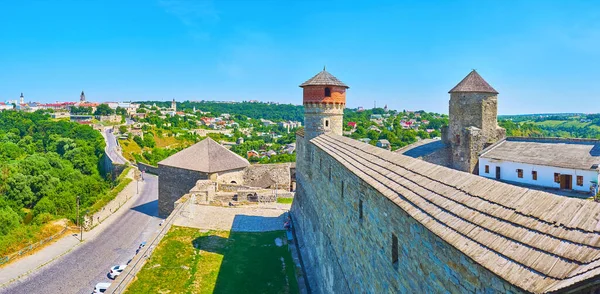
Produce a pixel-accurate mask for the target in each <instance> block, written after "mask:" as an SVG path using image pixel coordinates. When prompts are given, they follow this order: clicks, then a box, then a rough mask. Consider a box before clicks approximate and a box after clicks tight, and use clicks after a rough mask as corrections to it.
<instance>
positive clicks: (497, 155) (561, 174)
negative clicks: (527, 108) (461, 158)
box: [479, 138, 600, 193]
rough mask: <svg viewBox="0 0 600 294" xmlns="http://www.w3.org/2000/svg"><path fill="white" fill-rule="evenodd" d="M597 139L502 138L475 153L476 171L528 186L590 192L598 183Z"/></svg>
mask: <svg viewBox="0 0 600 294" xmlns="http://www.w3.org/2000/svg"><path fill="white" fill-rule="evenodd" d="M599 164H600V140H587V139H558V138H506V139H504V140H502V141H499V142H497V143H496V144H493V145H491V146H490V147H488V148H486V149H484V150H483V151H482V152H481V153H480V155H479V175H481V176H484V177H487V178H495V179H498V180H501V181H506V182H514V183H520V184H526V185H532V186H541V187H547V188H556V189H563V190H575V191H580V192H590V193H591V191H592V189H595V191H596V193H597V191H598V190H597V189H598V188H597V187H598V166H599Z"/></svg>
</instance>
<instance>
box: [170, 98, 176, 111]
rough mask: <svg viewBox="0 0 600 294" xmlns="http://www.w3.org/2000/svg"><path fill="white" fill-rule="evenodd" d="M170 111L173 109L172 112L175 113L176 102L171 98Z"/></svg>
mask: <svg viewBox="0 0 600 294" xmlns="http://www.w3.org/2000/svg"><path fill="white" fill-rule="evenodd" d="M171 109H173V111H175V112H176V111H177V102H175V98H173V101H171Z"/></svg>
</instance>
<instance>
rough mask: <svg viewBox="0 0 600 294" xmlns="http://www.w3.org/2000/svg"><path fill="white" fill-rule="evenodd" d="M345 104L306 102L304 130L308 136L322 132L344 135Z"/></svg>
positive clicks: (312, 136)
mask: <svg viewBox="0 0 600 294" xmlns="http://www.w3.org/2000/svg"><path fill="white" fill-rule="evenodd" d="M344 107H345V104H318V103H304V132H305V134H306V137H307V138H314V137H316V136H318V135H320V134H328V133H333V134H336V135H340V136H341V135H342V130H343V128H344V127H343V126H344Z"/></svg>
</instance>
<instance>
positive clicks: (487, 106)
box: [443, 93, 506, 173]
mask: <svg viewBox="0 0 600 294" xmlns="http://www.w3.org/2000/svg"><path fill="white" fill-rule="evenodd" d="M449 114H450V120H449V125H448V128H447V129H446V130H445V133H444V134H443V139H444V143H446V144H449V145H450V146H451V149H452V168H454V169H458V170H462V171H466V172H470V173H477V171H478V164H477V163H478V162H479V152H481V151H482V150H483V149H484V148H485V147H487V146H489V145H491V144H493V143H495V142H497V141H498V140H500V139H502V138H504V137H505V136H506V131H505V130H504V129H503V128H501V127H499V126H498V96H497V95H496V94H491V93H451V94H450V105H449Z"/></svg>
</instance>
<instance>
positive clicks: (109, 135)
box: [104, 128, 127, 164]
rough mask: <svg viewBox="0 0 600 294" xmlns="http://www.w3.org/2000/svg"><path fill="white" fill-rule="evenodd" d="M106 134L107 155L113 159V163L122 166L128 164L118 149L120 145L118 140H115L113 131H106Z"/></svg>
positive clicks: (108, 129)
mask: <svg viewBox="0 0 600 294" xmlns="http://www.w3.org/2000/svg"><path fill="white" fill-rule="evenodd" d="M104 134H105V135H106V153H107V154H108V156H109V157H110V158H111V159H112V162H114V163H120V164H124V163H126V162H127V160H126V159H125V158H123V155H121V152H119V151H118V150H117V147H118V146H119V145H118V143H117V138H115V135H114V134H113V132H112V131H111V129H110V128H107V129H105V130H104Z"/></svg>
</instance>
